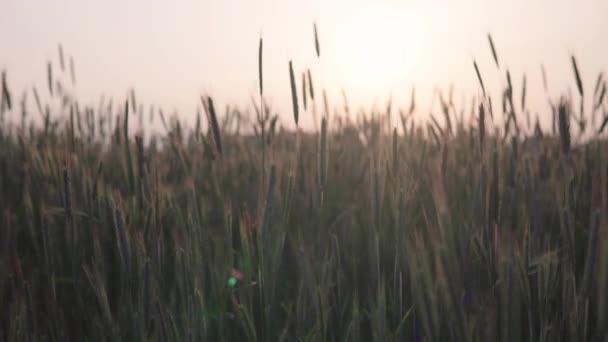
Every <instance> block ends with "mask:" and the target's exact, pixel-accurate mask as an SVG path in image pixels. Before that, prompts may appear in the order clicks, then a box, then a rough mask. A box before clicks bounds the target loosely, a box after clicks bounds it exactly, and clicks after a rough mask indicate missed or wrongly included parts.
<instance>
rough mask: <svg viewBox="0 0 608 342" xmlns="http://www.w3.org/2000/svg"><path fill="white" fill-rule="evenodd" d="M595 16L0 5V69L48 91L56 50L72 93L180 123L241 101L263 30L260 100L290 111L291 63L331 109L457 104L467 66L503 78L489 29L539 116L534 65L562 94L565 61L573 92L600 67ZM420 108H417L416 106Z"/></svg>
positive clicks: (442, 0) (467, 81) (284, 5)
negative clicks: (444, 97) (163, 113)
mask: <svg viewBox="0 0 608 342" xmlns="http://www.w3.org/2000/svg"><path fill="white" fill-rule="evenodd" d="M607 14H608V1H606V0H580V1H575V0H511V1H495V0H463V1H456V0H425V1H411V0H402V1H396V0H376V1H373V0H360V1H356V0H350V1H342V0H308V1H292V0H257V1H254V0H248V1H247V0H218V1H202V0H190V1H158V0H147V1H134V0H131V1H126V0H121V1H118V0H104V1H85V0H54V1H51V0H38V1H33V0H1V1H0V69H6V70H7V71H8V78H9V82H10V84H11V85H12V88H13V89H14V92H16V93H17V94H19V92H17V91H16V90H17V89H19V90H21V89H23V88H24V87H28V88H29V87H31V85H34V84H36V85H38V87H39V88H41V89H44V90H46V79H45V78H46V61H47V60H53V62H54V66H55V67H57V65H58V62H57V60H58V58H57V45H58V43H60V42H61V43H62V44H63V47H64V51H65V53H66V54H67V55H73V56H74V60H75V64H76V74H77V82H78V84H77V93H78V96H79V98H81V99H83V100H85V101H88V102H90V103H97V99H98V98H99V96H100V95H101V94H106V96H108V95H111V96H114V97H116V98H121V99H122V98H124V96H125V94H126V91H127V90H128V89H129V88H131V87H135V89H136V92H137V94H138V97H139V98H140V99H141V100H142V101H144V102H145V103H146V104H156V105H162V106H163V107H164V108H167V109H171V108H173V107H175V108H177V109H178V110H180V111H181V112H183V114H184V115H185V116H186V115H190V114H192V113H194V111H195V108H196V106H197V105H198V104H199V95H200V94H201V93H203V92H208V93H210V94H212V95H214V97H215V99H216V102H218V103H220V104H225V103H227V102H230V103H238V104H248V103H249V97H250V95H251V94H255V93H256V92H257V45H258V39H259V37H260V35H262V36H263V38H264V86H265V94H266V95H267V96H268V97H269V98H270V99H271V101H272V103H273V104H275V105H276V106H277V107H278V108H279V109H281V110H282V111H283V112H284V113H285V115H289V116H290V115H291V107H290V101H291V99H290V90H289V77H288V61H289V60H290V59H293V61H294V66H295V69H296V73H299V72H301V71H302V70H304V68H306V67H310V68H311V69H312V71H313V78H314V79H315V81H316V82H317V86H318V87H321V86H324V87H326V88H327V89H328V92H329V94H330V98H331V100H332V102H334V103H336V104H338V103H341V102H340V101H341V97H340V96H339V94H340V90H341V89H342V88H344V89H345V91H346V92H347V94H349V98H350V100H351V101H352V102H354V103H355V104H370V103H372V102H373V101H374V100H377V101H378V103H379V104H380V103H384V102H385V101H386V99H387V98H388V97H389V95H391V94H392V96H393V98H394V99H395V101H396V102H398V103H407V102H408V101H409V99H408V98H409V93H410V88H411V86H412V85H414V84H415V85H416V87H417V92H418V94H419V95H420V96H421V97H426V98H427V99H428V94H430V92H431V91H432V89H433V87H434V86H439V87H442V88H444V89H447V88H448V87H449V85H450V83H454V84H455V89H456V92H455V100H457V101H458V102H459V101H460V98H461V96H462V94H463V93H466V94H475V93H476V92H477V91H478V86H477V79H476V76H475V72H474V69H473V67H472V59H473V58H476V59H477V61H478V63H479V65H480V68H481V71H482V74H483V76H484V81H485V82H486V86H487V87H488V88H493V89H496V90H497V89H498V86H499V85H500V84H501V83H504V74H503V73H501V74H498V72H497V70H496V68H495V66H494V63H493V60H492V57H491V54H490V50H489V48H488V41H487V36H486V34H487V33H491V34H492V36H493V38H494V41H495V44H496V48H497V52H498V55H499V60H500V62H501V66H508V67H509V69H510V70H511V73H512V77H513V82H514V83H515V84H514V87H515V88H516V95H515V96H519V95H518V93H519V89H520V87H521V80H522V76H523V73H524V72H525V73H526V74H527V78H528V89H529V96H528V97H529V98H530V100H531V102H532V103H533V104H534V105H535V107H536V109H538V110H539V111H540V110H544V109H545V100H544V97H541V95H542V82H541V76H540V67H539V65H540V63H541V62H542V63H544V64H545V67H546V69H547V74H548V80H549V88H550V90H551V91H553V92H554V94H557V93H559V92H562V91H564V92H565V91H566V90H567V87H572V88H573V89H574V87H575V85H574V81H573V80H574V78H573V74H572V68H571V64H570V59H569V55H570V53H575V55H576V56H577V58H578V63H579V68H580V70H581V74H582V77H583V81H584V83H585V88H586V90H587V91H588V92H591V91H592V90H593V87H594V83H595V79H596V77H597V73H598V72H599V71H600V70H602V69H604V68H605V67H606V66H608V20H607V17H606V15H607ZM314 21H316V22H317V24H318V28H319V35H320V41H321V59H320V60H317V59H316V57H315V53H314V43H313V33H312V32H313V31H312V23H313V22H314ZM299 78H300V77H299V75H298V77H297V79H298V81H299ZM42 93H44V94H47V92H46V91H43V92H42ZM419 101H421V102H422V99H419ZM467 103H468V100H467ZM496 103H498V101H496ZM422 105H424V107H423V108H422V109H423V110H424V111H427V108H428V101H427V102H422Z"/></svg>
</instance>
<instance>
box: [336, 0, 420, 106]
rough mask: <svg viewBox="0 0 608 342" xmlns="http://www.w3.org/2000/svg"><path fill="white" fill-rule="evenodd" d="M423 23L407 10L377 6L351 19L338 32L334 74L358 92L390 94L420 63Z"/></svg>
mask: <svg viewBox="0 0 608 342" xmlns="http://www.w3.org/2000/svg"><path fill="white" fill-rule="evenodd" d="M420 33H421V32H420V23H419V22H418V20H417V18H416V16H415V15H414V14H413V13H412V12H408V11H407V10H405V9H403V8H397V7H390V6H382V5H373V6H368V7H365V8H362V9H360V10H359V11H357V12H355V13H353V14H352V15H350V16H348V19H346V20H345V21H344V22H343V23H342V24H341V25H340V26H339V27H338V28H337V30H336V34H335V40H334V42H333V44H334V47H335V50H334V52H335V54H336V60H335V61H334V63H332V74H333V77H332V78H334V79H335V80H336V81H337V82H341V85H342V86H344V87H345V88H347V89H350V90H354V91H355V92H364V93H367V94H374V95H376V94H375V92H386V91H391V89H392V88H393V87H394V86H395V85H396V83H398V82H399V81H401V80H404V79H406V78H407V76H408V74H411V73H412V71H413V70H414V68H415V65H416V63H417V62H418V54H417V50H418V49H419V47H420V44H419V42H420V40H421V37H420Z"/></svg>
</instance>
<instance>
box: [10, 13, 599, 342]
mask: <svg viewBox="0 0 608 342" xmlns="http://www.w3.org/2000/svg"><path fill="white" fill-rule="evenodd" d="M488 38H489V39H488V40H489V45H490V51H491V56H492V58H493V60H494V62H495V65H496V69H497V71H496V72H499V73H501V75H506V79H505V81H506V84H507V85H506V87H505V89H504V90H502V92H503V97H502V99H498V100H496V99H495V100H494V106H492V100H491V98H490V97H489V96H488V95H486V90H487V89H486V88H485V86H484V82H483V73H482V72H481V70H480V69H479V67H478V64H477V62H476V61H471V64H472V65H471V70H470V71H471V77H472V78H477V79H478V81H479V94H478V95H476V96H472V102H473V103H472V105H471V106H467V107H465V108H456V106H455V105H454V103H453V101H452V98H451V95H447V94H443V93H440V94H438V96H437V97H436V101H439V105H440V108H441V109H442V110H441V112H440V114H439V115H437V116H429V117H428V118H427V120H423V121H422V120H415V119H414V114H416V113H417V112H418V111H419V108H418V106H417V104H416V101H415V92H414V91H412V98H411V104H410V106H408V107H407V108H396V107H395V108H393V106H392V105H391V103H390V102H389V103H388V104H387V106H386V108H383V109H381V110H377V109H376V110H369V111H366V112H359V113H356V114H355V113H349V107H348V104H347V103H345V104H344V106H343V107H344V109H342V104H332V103H328V100H327V98H326V97H325V94H324V89H320V88H318V87H317V86H316V84H315V82H314V78H313V76H314V72H315V70H314V69H312V70H311V69H310V68H304V69H303V70H304V71H303V72H302V74H301V78H300V77H299V76H300V74H299V73H298V70H301V69H296V70H295V71H294V69H295V68H294V65H293V64H292V62H291V61H289V63H287V62H286V63H285V66H286V67H285V69H286V70H285V71H286V72H287V64H288V65H289V69H288V70H289V76H290V84H289V85H286V86H288V87H290V91H291V96H292V98H291V100H292V101H291V102H292V106H293V110H292V113H282V115H281V116H276V115H274V114H273V111H272V110H271V109H270V108H269V106H268V105H267V104H266V103H267V102H266V100H265V99H266V98H270V97H272V94H266V93H264V91H263V89H264V82H263V80H264V77H263V74H264V71H263V55H264V49H263V46H264V45H263V40H262V39H260V42H259V54H258V59H259V60H258V65H259V70H258V72H259V74H258V78H259V80H258V81H259V94H257V96H256V98H255V99H254V102H255V104H254V105H253V106H252V108H251V109H252V110H253V112H254V114H252V115H250V116H247V115H246V114H247V113H246V112H245V111H241V110H238V109H235V108H229V109H228V110H226V111H225V112H224V111H223V110H222V111H221V112H220V111H219V108H220V107H219V106H218V104H217V103H214V100H213V98H211V97H209V96H201V109H202V111H201V113H200V114H199V115H198V116H197V118H196V123H195V124H194V125H188V124H185V123H184V122H182V121H181V120H180V117H179V116H168V115H166V113H163V112H162V110H159V109H158V108H153V107H149V106H147V105H145V104H143V103H138V101H137V98H136V94H135V91H130V92H128V93H127V95H126V96H125V97H124V98H122V99H113V100H114V101H115V102H113V101H112V100H111V99H105V100H103V101H102V102H100V104H99V105H98V106H87V105H84V104H81V103H79V102H78V99H77V98H74V97H72V96H71V95H70V93H69V91H66V88H67V87H66V84H69V83H73V82H75V71H74V67H73V61H72V59H71V58H70V59H69V61H68V60H67V59H66V58H65V57H64V54H63V50H62V49H61V48H60V54H59V60H58V61H53V62H52V63H51V62H50V61H49V63H48V64H47V79H46V80H45V81H46V86H45V87H43V88H41V89H40V90H38V89H36V88H33V89H29V90H26V91H25V92H24V95H23V96H22V98H21V100H20V101H18V100H17V99H16V98H15V96H14V95H15V94H14V91H15V90H14V89H11V88H10V84H9V79H8V77H7V75H8V72H10V70H5V71H4V72H3V73H2V104H1V109H0V111H1V116H0V120H1V121H0V194H1V197H0V219H1V227H2V229H0V246H1V247H0V341H7V342H8V341H102V340H103V341H120V340H122V341H608V215H607V214H608V153H607V152H608V141H607V140H606V138H605V133H604V132H603V131H604V128H605V126H606V123H607V122H608V110H607V109H608V100H606V96H605V92H606V84H607V82H606V79H604V77H603V76H602V74H600V75H599V76H598V78H597V81H596V82H595V84H594V85H595V88H594V89H595V91H594V93H593V94H589V93H587V94H584V93H583V85H582V84H583V83H585V82H587V81H588V80H584V79H581V76H580V74H579V71H578V67H577V62H576V59H575V57H572V73H573V76H574V78H573V79H574V80H575V81H576V83H575V86H576V89H577V90H578V93H577V94H575V95H573V96H563V97H561V98H558V99H548V100H549V101H550V102H551V106H552V108H553V110H552V112H550V113H544V115H548V116H550V117H551V118H552V125H551V126H550V127H542V126H541V125H540V123H539V122H538V118H536V122H534V118H532V119H530V118H529V117H528V118H527V119H526V115H529V114H528V113H529V111H528V110H527V104H526V89H525V87H526V82H525V79H524V82H523V89H521V90H520V89H518V90H517V91H518V94H521V98H515V96H514V95H513V94H514V90H513V87H512V84H511V76H510V73H509V71H508V70H506V69H503V68H504V67H503V66H501V64H500V63H499V58H498V56H497V52H496V49H495V47H494V43H493V41H492V38H491V36H488ZM314 42H315V54H316V56H317V58H322V55H321V52H322V51H320V47H319V40H318V36H317V30H316V25H315V29H314ZM57 65H59V66H60V67H59V68H57ZM542 70H543V75H544V76H543V77H544V86H545V88H546V87H547V81H546V79H547V78H546V74H545V71H544V68H542ZM47 88H48V89H47ZM42 91H44V93H45V94H46V93H48V95H49V101H48V102H47V103H43V101H41V97H40V96H39V92H42ZM27 94H32V95H31V96H30V98H29V100H28V98H27ZM590 97H591V98H592V102H593V103H594V106H593V107H592V108H583V106H582V105H580V104H581V103H583V100H584V99H585V98H587V99H589V98H590ZM345 100H346V96H345ZM501 102H502V108H499V106H497V105H496V104H500V103H501ZM32 104H33V106H32ZM579 105H580V107H579ZM312 108H314V115H315V118H314V119H315V122H316V123H317V125H315V127H314V128H313V129H309V130H306V129H301V128H300V127H299V126H298V123H299V119H301V117H302V116H304V115H313V114H312V113H313V110H312ZM333 108H340V109H337V110H334V109H333ZM465 114H466V116H465ZM292 115H293V116H292ZM526 121H527V123H526ZM155 123H158V124H159V125H160V126H161V132H160V133H151V132H150V131H149V130H147V129H146V127H148V126H151V125H153V124H155Z"/></svg>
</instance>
